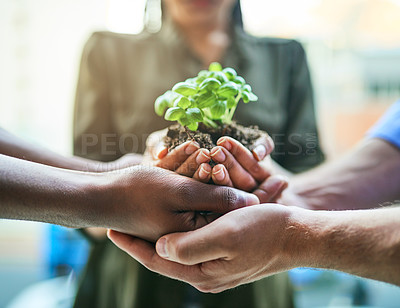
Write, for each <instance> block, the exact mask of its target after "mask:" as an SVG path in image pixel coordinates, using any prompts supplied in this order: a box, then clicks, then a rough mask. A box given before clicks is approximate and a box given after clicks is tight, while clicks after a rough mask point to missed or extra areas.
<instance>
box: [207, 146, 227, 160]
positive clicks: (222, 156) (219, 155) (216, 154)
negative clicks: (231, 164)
mask: <svg viewBox="0 0 400 308" xmlns="http://www.w3.org/2000/svg"><path fill="white" fill-rule="evenodd" d="M211 156H212V158H213V159H215V160H216V161H218V162H220V163H223V162H224V161H225V159H226V156H225V153H224V152H223V151H222V149H220V148H219V149H218V150H217V151H215V152H214V153H213V154H211Z"/></svg>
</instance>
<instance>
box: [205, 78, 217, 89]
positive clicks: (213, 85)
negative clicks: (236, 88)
mask: <svg viewBox="0 0 400 308" xmlns="http://www.w3.org/2000/svg"><path fill="white" fill-rule="evenodd" d="M220 86H221V82H220V81H219V80H218V79H216V78H207V79H204V81H203V82H202V83H201V84H200V90H216V89H218V88H219V87H220Z"/></svg>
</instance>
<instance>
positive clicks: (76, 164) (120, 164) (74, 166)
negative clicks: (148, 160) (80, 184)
mask: <svg viewBox="0 0 400 308" xmlns="http://www.w3.org/2000/svg"><path fill="white" fill-rule="evenodd" d="M0 154H4V155H7V156H11V157H15V158H20V159H23V160H28V161H31V162H35V163H40V164H44V165H48V166H53V167H57V168H63V169H70V170H78V171H88V172H105V171H110V170H116V169H120V168H124V167H127V166H132V165H134V164H140V163H141V161H142V157H141V155H135V156H134V154H131V156H130V158H129V161H128V160H126V161H125V162H124V161H116V162H111V163H103V162H99V161H94V160H90V159H85V158H82V157H77V156H71V157H66V156H63V155H60V154H57V153H55V152H52V151H50V150H48V149H46V148H44V147H41V146H39V145H36V144H33V143H29V142H27V141H25V140H22V139H20V138H18V137H17V136H14V135H12V134H11V133H9V132H7V131H6V130H4V129H2V128H0Z"/></svg>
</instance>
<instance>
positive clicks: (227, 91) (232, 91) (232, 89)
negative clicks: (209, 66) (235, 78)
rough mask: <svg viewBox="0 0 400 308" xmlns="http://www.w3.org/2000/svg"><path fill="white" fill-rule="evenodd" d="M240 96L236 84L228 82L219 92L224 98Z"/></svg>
mask: <svg viewBox="0 0 400 308" xmlns="http://www.w3.org/2000/svg"><path fill="white" fill-rule="evenodd" d="M237 94H238V86H237V85H236V83H234V82H231V81H230V82H227V83H225V84H223V85H222V86H221V87H220V88H219V89H218V90H217V95H219V96H222V97H226V98H229V97H232V96H236V95H237Z"/></svg>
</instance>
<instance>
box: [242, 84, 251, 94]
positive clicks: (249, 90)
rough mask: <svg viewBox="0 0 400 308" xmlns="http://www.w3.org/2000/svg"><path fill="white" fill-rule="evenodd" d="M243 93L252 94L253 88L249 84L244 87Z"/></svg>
mask: <svg viewBox="0 0 400 308" xmlns="http://www.w3.org/2000/svg"><path fill="white" fill-rule="evenodd" d="M242 91H245V92H248V93H250V92H251V91H252V90H251V86H250V85H249V84H245V85H244V86H243V87H242Z"/></svg>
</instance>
